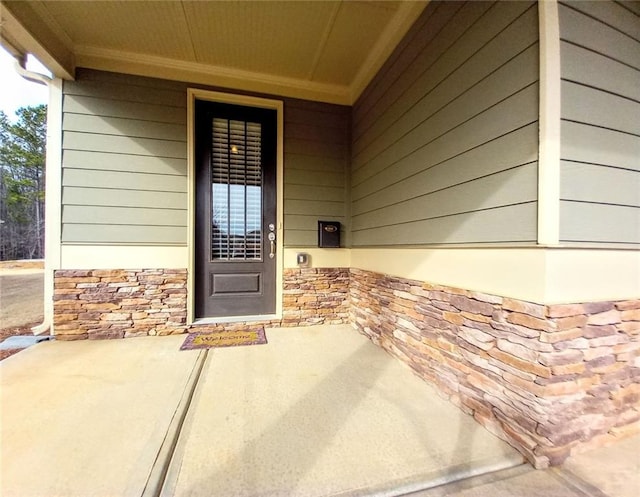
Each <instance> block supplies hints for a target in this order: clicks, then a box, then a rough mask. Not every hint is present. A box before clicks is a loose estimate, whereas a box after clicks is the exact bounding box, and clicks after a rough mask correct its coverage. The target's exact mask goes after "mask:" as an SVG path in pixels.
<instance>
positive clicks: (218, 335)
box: [180, 328, 267, 350]
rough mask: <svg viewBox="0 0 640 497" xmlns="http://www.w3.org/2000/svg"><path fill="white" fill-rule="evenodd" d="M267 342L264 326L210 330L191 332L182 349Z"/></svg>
mask: <svg viewBox="0 0 640 497" xmlns="http://www.w3.org/2000/svg"><path fill="white" fill-rule="evenodd" d="M265 343H267V337H266V335H265V333H264V328H256V329H253V330H246V331H209V332H204V333H189V335H187V338H186V339H185V341H184V343H183V344H182V347H180V350H194V349H208V348H211V347H235V346H236V345H261V344H265Z"/></svg>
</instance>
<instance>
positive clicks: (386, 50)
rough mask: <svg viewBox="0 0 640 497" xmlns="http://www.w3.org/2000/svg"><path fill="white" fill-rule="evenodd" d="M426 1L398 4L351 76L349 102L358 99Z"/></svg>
mask: <svg viewBox="0 0 640 497" xmlns="http://www.w3.org/2000/svg"><path fill="white" fill-rule="evenodd" d="M428 3H429V0H426V1H418V2H403V3H402V4H401V5H400V7H399V8H398V10H397V11H396V14H395V15H394V16H393V18H392V19H391V21H389V24H387V27H386V28H385V29H384V31H383V32H382V34H381V35H380V38H378V41H377V42H376V44H375V45H374V47H373V48H372V49H371V51H370V52H369V55H368V56H367V59H366V60H365V61H364V63H363V64H362V65H361V66H360V70H359V71H358V74H356V76H355V78H353V81H352V83H351V86H350V88H349V97H350V98H349V100H350V103H351V104H354V103H355V102H356V100H358V97H360V95H361V94H362V92H363V91H364V89H365V88H366V87H367V85H368V84H369V83H370V82H371V80H372V79H373V78H374V76H375V75H376V74H377V73H378V71H379V70H380V68H381V67H382V65H383V64H384V63H385V62H386V60H387V59H388V58H389V56H390V55H391V53H392V52H393V50H395V48H396V46H397V45H398V43H400V41H401V40H402V38H403V37H404V35H406V34H407V31H409V28H411V26H412V25H413V23H414V22H415V21H416V19H417V18H418V16H420V14H421V13H422V11H423V10H424V9H425V7H426V6H427V4H428Z"/></svg>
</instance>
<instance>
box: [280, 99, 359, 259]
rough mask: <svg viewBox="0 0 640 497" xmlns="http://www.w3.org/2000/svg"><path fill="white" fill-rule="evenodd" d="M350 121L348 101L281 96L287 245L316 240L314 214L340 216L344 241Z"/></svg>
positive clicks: (335, 218) (320, 217)
mask: <svg viewBox="0 0 640 497" xmlns="http://www.w3.org/2000/svg"><path fill="white" fill-rule="evenodd" d="M349 127H350V108H349V107H344V106H339V105H330V104H322V103H314V102H308V101H302V100H285V111H284V164H285V170H284V227H285V234H284V244H285V246H287V247H315V246H317V244H318V235H317V233H318V220H328V221H340V222H341V223H342V227H343V229H342V236H343V245H345V244H346V243H348V241H347V240H346V239H345V236H346V233H347V231H348V228H347V214H346V193H345V188H346V171H347V167H348V161H349Z"/></svg>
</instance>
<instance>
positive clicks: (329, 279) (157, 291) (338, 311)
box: [53, 268, 349, 340]
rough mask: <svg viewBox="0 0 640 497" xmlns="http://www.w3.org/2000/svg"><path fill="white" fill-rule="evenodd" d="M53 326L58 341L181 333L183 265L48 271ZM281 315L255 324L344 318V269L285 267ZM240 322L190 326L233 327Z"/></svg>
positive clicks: (346, 277) (183, 320)
mask: <svg viewBox="0 0 640 497" xmlns="http://www.w3.org/2000/svg"><path fill="white" fill-rule="evenodd" d="M53 298H54V330H55V334H56V338H58V339H59V340H79V339H86V338H90V339H99V338H128V337H136V336H146V335H169V334H176V333H184V332H185V331H186V330H187V329H188V328H190V327H188V326H187V325H186V318H187V271H186V269H135V270H122V269H114V270H58V271H56V272H55V275H54V297H53ZM283 300H284V302H283V317H282V319H281V320H274V321H264V322H260V323H255V322H253V323H252V324H253V325H255V324H262V325H270V326H302V325H311V324H323V323H326V324H338V323H346V322H347V321H348V319H349V302H348V300H349V270H348V269H346V268H329V269H324V268H308V269H306V268H305V269H286V270H285V272H284V296H283ZM242 326H245V323H233V324H218V325H203V326H200V325H196V326H191V328H195V329H198V330H202V331H205V330H209V329H227V330H230V331H232V330H234V329H238V328H240V327H242Z"/></svg>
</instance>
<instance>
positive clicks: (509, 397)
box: [54, 268, 640, 467]
mask: <svg viewBox="0 0 640 497" xmlns="http://www.w3.org/2000/svg"><path fill="white" fill-rule="evenodd" d="M186 298H187V272H186V270H183V269H177V270H170V269H165V270H163V269H141V270H120V269H116V270H88V271H85V270H82V271H80V270H60V271H56V273H55V294H54V299H55V302H54V312H55V316H54V325H55V334H56V336H57V338H58V339H64V340H76V339H84V338H123V337H132V336H144V335H165V334H174V333H184V332H185V331H187V330H188V329H191V330H198V331H206V330H209V329H216V330H228V331H234V330H237V329H241V328H243V327H245V326H246V325H247V323H221V324H213V325H192V326H187V325H186V315H187V300H186ZM348 321H351V322H352V323H353V324H354V326H355V327H356V328H357V329H358V330H360V331H361V332H363V333H364V334H366V335H367V336H369V337H370V338H371V339H372V340H373V341H374V342H375V343H377V344H378V345H380V346H381V347H383V348H384V349H386V350H387V351H389V352H390V353H391V354H392V355H394V356H396V357H397V358H399V359H400V360H402V361H404V362H406V363H407V364H408V365H409V366H411V367H412V368H413V369H414V370H415V371H416V372H417V374H418V375H420V376H421V377H422V378H424V379H426V380H428V381H429V382H431V383H432V384H434V385H435V386H436V387H437V388H438V389H439V391H440V392H441V393H442V394H443V395H444V396H445V397H447V398H448V399H449V400H450V401H451V402H453V403H454V404H455V405H457V406H459V407H460V408H461V409H462V410H464V411H465V412H467V413H469V414H471V415H473V416H474V418H475V419H476V420H477V421H479V422H480V423H481V424H483V425H484V426H485V427H487V428H488V429H489V430H491V431H492V432H494V433H495V434H497V435H498V436H500V437H501V438H503V439H505V440H507V441H509V442H510V443H511V444H512V445H514V446H515V447H516V448H518V449H519V450H520V451H521V452H522V453H523V454H524V455H525V456H526V457H527V459H528V460H529V461H531V462H532V463H533V464H534V465H535V466H536V467H546V466H548V465H550V464H551V465H554V464H559V463H561V462H562V461H563V460H564V459H565V458H566V457H567V456H569V455H570V454H571V453H573V452H576V451H579V450H582V449H584V448H586V447H589V446H591V445H601V444H603V443H607V442H608V441H609V440H611V439H612V438H614V437H619V436H624V435H626V434H631V433H636V432H638V431H640V300H629V301H619V302H594V303H582V304H562V305H540V304H535V303H531V302H524V301H521V300H516V299H511V298H504V297H498V296H494V295H488V294H484V293H479V292H473V291H468V290H461V289H456V288H450V287H445V286H439V285H432V284H428V283H424V282H420V281H414V280H408V279H403V278H397V277H391V276H387V275H382V274H378V273H372V272H368V271H362V270H358V269H351V270H349V269H346V268H310V269H305V268H303V269H287V270H285V273H284V281H283V316H282V318H281V319H275V320H266V321H263V322H259V323H256V322H252V323H251V325H253V326H255V325H265V326H300V325H312V324H337V323H345V322H348Z"/></svg>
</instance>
